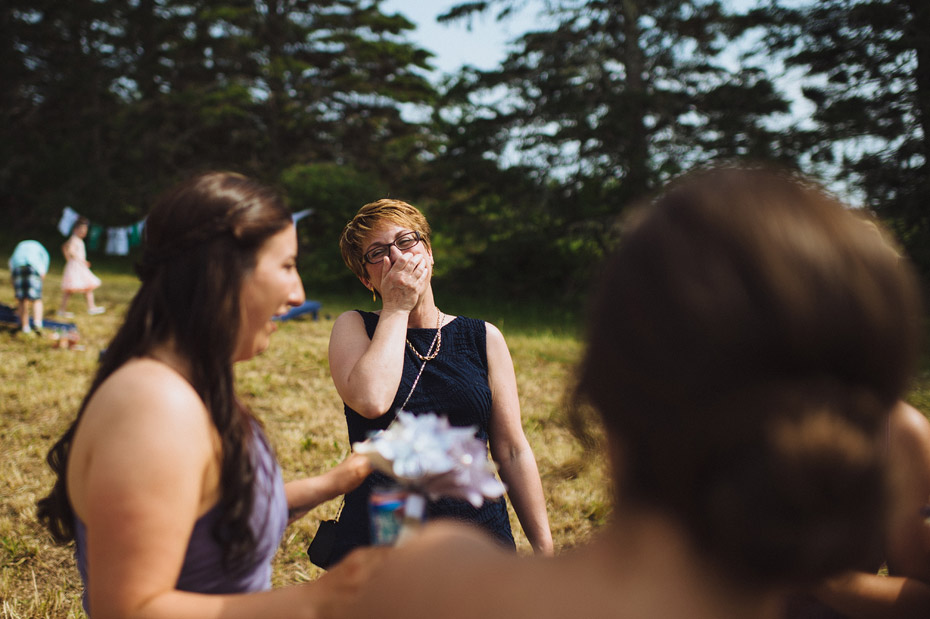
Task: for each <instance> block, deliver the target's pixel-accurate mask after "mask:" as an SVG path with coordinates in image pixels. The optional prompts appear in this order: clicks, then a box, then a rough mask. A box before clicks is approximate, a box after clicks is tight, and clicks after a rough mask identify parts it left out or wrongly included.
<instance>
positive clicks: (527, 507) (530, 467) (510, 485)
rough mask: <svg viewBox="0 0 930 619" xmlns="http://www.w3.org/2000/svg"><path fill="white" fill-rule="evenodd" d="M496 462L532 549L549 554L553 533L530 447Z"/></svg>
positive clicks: (551, 550) (551, 548)
mask: <svg viewBox="0 0 930 619" xmlns="http://www.w3.org/2000/svg"><path fill="white" fill-rule="evenodd" d="M499 464H500V476H501V479H502V480H503V482H504V483H505V484H506V485H507V496H508V497H509V498H510V502H511V503H512V504H513V509H514V512H516V514H517V518H518V519H519V520H520V526H521V527H523V532H524V533H525V534H526V538H527V540H529V542H530V545H531V546H532V547H533V551H534V552H536V553H537V554H541V555H551V554H552V553H553V544H552V532H551V531H550V529H549V516H548V514H547V512H546V499H545V497H544V495H543V489H542V482H541V481H540V479H539V468H538V467H537V465H536V458H535V457H534V456H533V451H532V449H530V447H529V446H528V445H527V447H526V448H525V449H522V450H520V451H519V452H514V453H512V454H510V455H508V456H507V457H504V458H503V461H502V462H500V463H499Z"/></svg>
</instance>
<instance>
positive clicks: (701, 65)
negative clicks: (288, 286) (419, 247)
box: [0, 0, 930, 296]
mask: <svg viewBox="0 0 930 619" xmlns="http://www.w3.org/2000/svg"><path fill="white" fill-rule="evenodd" d="M526 4H527V3H526V0H483V1H480V2H475V1H470V2H462V3H460V4H459V5H456V6H454V7H453V8H451V9H450V10H449V11H448V12H447V13H446V14H445V15H443V16H441V18H440V19H441V21H456V20H465V21H467V20H469V19H471V17H472V16H474V15H475V14H476V13H478V12H487V13H491V14H492V15H494V16H495V17H497V18H499V19H508V18H509V17H510V16H511V15H512V13H513V12H514V11H515V10H517V9H519V8H521V7H524V6H525V5H526ZM535 5H538V6H539V7H541V13H540V15H539V18H538V20H537V21H536V23H535V25H534V27H533V29H531V30H530V31H529V32H526V33H524V34H523V35H522V36H520V37H519V38H518V39H516V40H515V41H513V42H512V45H511V46H510V47H509V50H510V51H509V54H508V56H507V57H506V58H505V59H504V61H503V62H502V63H501V64H500V66H498V67H495V68H493V69H491V70H486V71H481V70H477V69H474V68H470V67H465V68H464V69H463V70H462V71H461V72H459V73H458V74H457V75H453V76H448V78H447V79H446V81H445V82H444V83H442V84H432V83H430V81H429V79H428V78H427V71H428V69H429V67H430V65H429V58H430V52H428V51H427V50H423V49H420V48H418V47H417V46H416V45H414V44H412V43H411V42H410V35H411V29H412V28H413V24H412V23H411V22H410V21H409V20H407V19H406V18H405V17H404V16H402V15H397V14H388V13H386V12H385V11H384V10H383V9H382V0H74V1H71V2H58V1H55V0H29V1H26V0H8V2H5V3H3V4H2V5H0V81H2V83H3V85H4V88H3V89H2V90H0V208H2V209H3V212H4V215H5V216H6V217H7V218H8V219H9V220H10V221H11V223H12V224H13V226H14V227H20V228H23V229H30V228H35V227H37V226H39V225H44V226H47V225H49V223H50V222H51V221H52V220H53V219H54V218H56V217H57V215H58V213H60V210H61V208H62V206H63V205H66V204H70V205H72V206H74V207H75V208H76V209H77V210H79V211H80V212H82V213H84V214H87V215H89V216H91V217H96V218H99V219H101V220H104V221H106V222H107V223H112V224H120V223H129V222H132V221H136V220H137V219H138V218H139V216H140V215H141V214H143V213H144V212H145V209H146V208H147V207H148V205H149V204H150V203H151V200H152V199H153V196H154V195H155V194H156V193H157V192H158V191H159V190H161V189H162V188H164V187H165V186H166V185H168V184H170V183H172V182H174V181H175V180H176V179H177V178H179V177H181V176H184V175H187V174H189V173H190V172H191V171H193V170H197V169H203V168H208V167H222V168H230V169H236V170H241V171H243V172H245V173H248V174H251V175H254V176H257V177H259V178H261V179H263V180H265V181H268V182H272V183H275V184H278V185H280V186H282V187H283V188H285V189H286V190H287V193H288V195H289V196H290V198H291V200H292V205H293V207H294V210H298V209H301V208H313V209H314V215H313V216H312V217H311V218H308V219H307V220H306V223H304V224H301V240H302V247H303V250H304V252H305V256H304V262H303V265H304V270H305V272H306V278H307V279H308V280H309V282H308V283H309V284H310V285H311V286H319V287H324V288H331V289H332V288H341V287H344V286H346V285H349V284H350V282H351V275H350V274H348V272H347V271H346V270H345V269H344V267H342V265H341V264H340V263H339V260H338V255H337V254H336V253H335V252H336V250H335V235H336V234H337V233H338V230H339V229H340V228H341V225H342V224H343V223H344V222H345V220H346V219H347V218H348V217H349V216H350V215H351V214H352V213H353V212H354V210H355V209H356V208H357V207H358V206H359V205H360V204H361V203H364V202H366V201H369V200H371V199H375V198H378V197H382V196H385V195H390V196H392V197H399V198H403V199H407V200H409V201H411V202H413V203H415V204H417V205H419V206H421V207H423V208H424V209H425V210H426V211H427V214H428V216H429V218H430V221H431V223H432V224H433V227H434V232H435V242H434V246H435V248H436V250H437V256H438V257H439V262H438V263H437V266H436V273H437V275H438V277H439V279H440V281H441V283H442V285H444V286H446V287H447V288H459V289H461V290H462V291H469V290H471V291H490V292H500V291H504V290H506V291H508V292H509V293H511V294H519V295H540V296H553V295H555V296H562V295H575V294H577V293H579V292H581V291H582V290H583V289H584V287H585V284H586V280H587V277H589V274H590V272H591V270H592V269H591V266H592V264H593V263H594V262H595V261H596V260H597V259H598V258H599V257H600V256H602V255H603V253H604V252H605V251H606V249H607V248H609V247H610V245H611V243H612V242H613V238H614V227H615V225H616V224H615V222H616V215H617V214H618V213H620V212H621V211H622V209H623V207H624V206H625V205H627V204H629V203H631V202H632V201H635V200H637V199H639V198H642V197H643V196H645V195H648V194H649V193H650V192H651V191H653V190H654V189H655V188H656V187H658V186H660V185H661V183H663V182H664V181H665V180H667V179H668V178H669V177H671V176H673V175H675V174H677V173H679V172H680V171H682V170H686V169H688V168H691V167H693V166H695V165H701V164H705V163H708V162H713V161H720V160H730V159H737V158H739V159H745V158H750V159H754V160H761V161H777V162H779V163H781V164H783V165H786V166H788V167H796V168H800V169H801V170H803V171H806V172H811V173H814V174H815V175H817V176H819V177H821V178H823V179H825V180H826V181H828V182H832V183H836V184H837V186H839V187H842V188H843V189H844V190H845V191H846V192H847V193H848V195H852V196H854V197H856V198H857V199H860V200H861V201H862V202H863V203H864V204H867V205H868V206H869V207H870V208H872V209H874V211H875V212H876V213H877V214H878V215H879V216H881V217H882V218H884V219H886V220H887V221H888V222H889V223H890V224H891V225H892V226H893V227H894V228H895V230H896V231H897V232H898V233H899V235H900V237H901V239H902V240H903V242H904V244H905V246H906V248H907V250H908V251H909V252H910V253H911V254H912V256H913V257H914V258H915V259H917V261H918V262H919V263H920V265H921V266H922V267H923V268H924V270H925V271H927V272H930V217H928V216H927V215H926V214H925V213H926V211H927V209H926V206H925V205H926V204H927V203H928V198H930V175H928V174H927V152H928V147H930V144H928V140H930V137H928V131H927V125H928V123H930V94H928V89H930V17H928V13H930V5H928V3H926V2H924V1H922V0H823V1H819V0H791V1H790V2H789V1H788V0H757V2H755V3H754V4H751V5H749V7H748V8H744V7H745V5H746V3H736V2H732V1H728V0H685V1H680V0H674V1H673V0H539V2H538V3H536V4H535ZM736 7H740V8H741V9H742V11H737V10H736ZM437 10H439V9H437ZM476 27H477V26H476ZM799 102H803V103H805V104H806V106H807V107H799V106H798V105H797V104H798V103H799ZM411 108H413V109H415V110H419V111H420V112H423V111H427V112H429V111H430V110H432V114H431V115H430V114H428V113H427V114H423V113H420V114H409V113H408V112H409V111H410V109H411ZM808 109H809V110H812V111H811V112H809V113H808V112H806V111H805V110H808ZM412 118H416V119H418V120H411V119H412ZM310 265H312V267H311V266H310Z"/></svg>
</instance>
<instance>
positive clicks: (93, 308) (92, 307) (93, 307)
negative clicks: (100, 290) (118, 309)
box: [84, 290, 104, 314]
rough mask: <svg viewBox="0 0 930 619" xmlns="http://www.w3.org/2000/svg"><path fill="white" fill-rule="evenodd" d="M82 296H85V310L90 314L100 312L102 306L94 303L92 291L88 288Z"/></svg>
mask: <svg viewBox="0 0 930 619" xmlns="http://www.w3.org/2000/svg"><path fill="white" fill-rule="evenodd" d="M84 296H85V297H86V298H87V311H88V312H89V313H91V314H102V313H103V310H104V308H103V307H102V306H100V305H97V304H96V303H94V291H93V290H88V291H87V292H85V293H84Z"/></svg>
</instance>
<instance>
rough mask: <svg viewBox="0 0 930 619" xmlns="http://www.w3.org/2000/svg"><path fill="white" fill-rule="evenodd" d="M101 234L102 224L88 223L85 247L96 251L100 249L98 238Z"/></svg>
mask: <svg viewBox="0 0 930 619" xmlns="http://www.w3.org/2000/svg"><path fill="white" fill-rule="evenodd" d="M102 236H103V226H101V225H100V224H94V223H92V224H90V229H88V231H87V249H89V250H90V251H97V250H98V249H100V238H101V237H102Z"/></svg>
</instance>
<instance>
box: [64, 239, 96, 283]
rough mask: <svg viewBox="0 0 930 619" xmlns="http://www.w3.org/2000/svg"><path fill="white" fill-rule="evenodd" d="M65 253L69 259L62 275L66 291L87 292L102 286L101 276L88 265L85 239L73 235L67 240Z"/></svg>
mask: <svg viewBox="0 0 930 619" xmlns="http://www.w3.org/2000/svg"><path fill="white" fill-rule="evenodd" d="M63 249H64V254H65V257H66V258H67V259H68V261H67V262H66V263H65V271H64V273H62V275H61V289H62V290H63V291H65V292H87V291H89V290H95V289H97V288H99V287H100V283H101V282H100V278H99V277H97V276H96V275H94V274H93V273H92V272H91V270H90V269H89V268H88V267H87V265H86V264H85V262H87V250H85V249H84V241H82V240H81V239H79V238H78V237H76V236H72V237H71V238H69V239H68V240H67V241H66V242H65V246H64V248H63Z"/></svg>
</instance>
